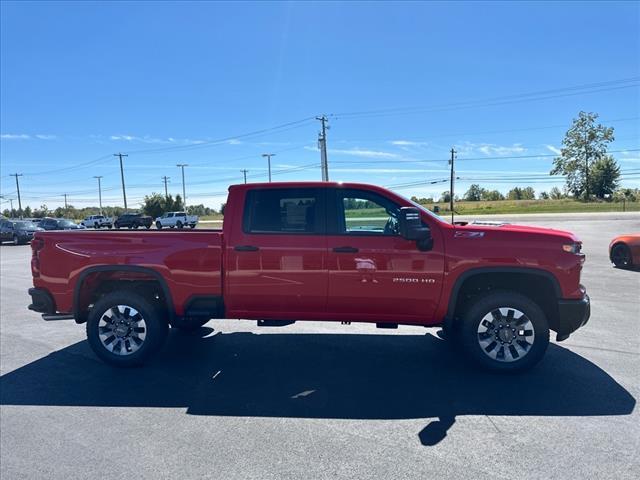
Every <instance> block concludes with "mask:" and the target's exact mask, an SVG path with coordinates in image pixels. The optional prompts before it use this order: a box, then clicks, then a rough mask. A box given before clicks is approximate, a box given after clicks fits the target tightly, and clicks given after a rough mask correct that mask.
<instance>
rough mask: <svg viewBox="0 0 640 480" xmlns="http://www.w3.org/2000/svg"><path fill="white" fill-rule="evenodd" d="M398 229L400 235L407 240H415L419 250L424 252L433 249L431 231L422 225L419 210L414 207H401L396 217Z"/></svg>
mask: <svg viewBox="0 0 640 480" xmlns="http://www.w3.org/2000/svg"><path fill="white" fill-rule="evenodd" d="M398 229H399V231H400V235H401V236H402V237H403V238H406V239H407V240H415V241H416V244H417V245H418V248H419V249H420V250H423V251H426V250H431V248H433V238H431V230H429V228H428V227H425V226H424V225H422V221H421V220H420V210H418V209H417V208H415V207H402V208H401V209H400V215H399V216H398Z"/></svg>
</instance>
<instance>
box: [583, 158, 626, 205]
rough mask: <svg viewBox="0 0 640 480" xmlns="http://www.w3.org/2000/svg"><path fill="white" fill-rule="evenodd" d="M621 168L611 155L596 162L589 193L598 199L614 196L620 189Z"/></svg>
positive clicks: (592, 170) (590, 178)
mask: <svg viewBox="0 0 640 480" xmlns="http://www.w3.org/2000/svg"><path fill="white" fill-rule="evenodd" d="M619 178H620V167H619V166H618V163H617V162H616V161H615V160H614V158H613V157H612V156H610V155H605V156H604V157H602V158H600V159H598V160H596V161H595V162H594V164H593V168H592V169H591V173H590V174H589V191H590V192H591V193H593V194H594V195H595V196H596V197H597V198H605V196H607V195H613V192H615V191H616V189H617V188H618V179H619Z"/></svg>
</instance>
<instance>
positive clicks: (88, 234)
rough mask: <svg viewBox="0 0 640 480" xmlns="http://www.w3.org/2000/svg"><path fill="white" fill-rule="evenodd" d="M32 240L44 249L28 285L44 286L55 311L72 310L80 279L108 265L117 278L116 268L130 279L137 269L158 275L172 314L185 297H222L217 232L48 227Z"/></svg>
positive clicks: (219, 235) (219, 233) (219, 234)
mask: <svg viewBox="0 0 640 480" xmlns="http://www.w3.org/2000/svg"><path fill="white" fill-rule="evenodd" d="M37 238H38V239H42V241H44V248H42V249H41V250H40V254H39V258H38V267H39V275H38V276H35V278H34V286H35V287H39V286H43V287H44V286H45V285H46V287H47V288H48V289H49V290H50V291H51V293H52V294H53V295H54V296H55V298H56V302H57V305H56V309H57V311H59V312H71V311H72V310H73V302H74V291H75V289H76V288H75V287H76V284H77V282H78V281H79V280H80V279H82V281H83V282H86V281H91V278H90V275H97V274H99V273H101V272H104V273H103V275H106V274H108V270H109V269H112V268H113V267H118V269H119V270H120V273H119V274H118V275H119V276H120V278H121V277H122V275H123V273H122V270H125V271H126V270H129V273H128V275H129V276H130V277H131V279H135V278H136V275H140V274H141V272H143V270H147V271H152V273H153V272H155V273H156V274H158V275H160V276H161V277H162V278H163V279H164V280H165V282H166V286H167V287H168V288H167V290H168V292H169V293H168V294H169V295H170V296H171V300H172V302H173V305H174V307H175V312H176V313H177V314H178V315H180V314H182V313H183V311H184V307H185V305H186V304H187V302H188V301H189V300H190V299H191V298H195V297H197V296H221V295H222V279H221V274H222V241H223V239H222V231H221V230H191V231H185V230H168V231H167V230H162V231H155V230H149V231H73V232H71V231H70V232H66V231H52V232H38V234H37ZM37 241H39V240H37ZM122 266H125V268H124V269H122ZM126 266H130V269H127V268H126ZM89 272H90V273H89ZM125 275H126V273H125ZM98 284H99V283H98V282H96V286H97V285H98Z"/></svg>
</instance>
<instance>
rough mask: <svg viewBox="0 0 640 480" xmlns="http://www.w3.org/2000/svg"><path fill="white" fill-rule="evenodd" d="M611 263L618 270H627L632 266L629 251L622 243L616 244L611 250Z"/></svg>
mask: <svg viewBox="0 0 640 480" xmlns="http://www.w3.org/2000/svg"><path fill="white" fill-rule="evenodd" d="M611 262H612V263H613V264H614V265H615V266H616V267H618V268H629V267H631V266H632V265H633V259H632V257H631V250H629V247H627V246H626V245H625V244H624V243H618V244H617V245H614V247H613V248H612V249H611Z"/></svg>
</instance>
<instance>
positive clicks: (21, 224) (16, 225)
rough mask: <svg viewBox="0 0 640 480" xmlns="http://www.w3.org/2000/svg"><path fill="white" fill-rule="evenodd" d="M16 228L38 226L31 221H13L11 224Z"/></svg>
mask: <svg viewBox="0 0 640 480" xmlns="http://www.w3.org/2000/svg"><path fill="white" fill-rule="evenodd" d="M13 225H14V226H15V227H16V228H25V229H28V228H38V226H37V225H36V224H35V223H33V222H15V223H14V224H13Z"/></svg>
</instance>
